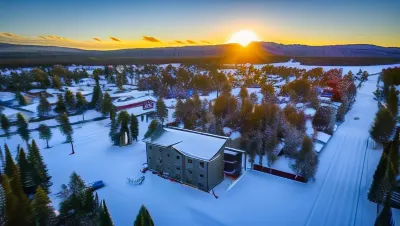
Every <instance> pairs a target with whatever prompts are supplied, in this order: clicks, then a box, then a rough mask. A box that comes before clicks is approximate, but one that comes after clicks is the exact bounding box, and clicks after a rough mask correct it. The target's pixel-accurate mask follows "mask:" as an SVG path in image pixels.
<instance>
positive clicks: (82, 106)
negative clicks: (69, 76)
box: [75, 92, 88, 120]
mask: <svg viewBox="0 0 400 226" xmlns="http://www.w3.org/2000/svg"><path fill="white" fill-rule="evenodd" d="M75 106H76V109H78V110H79V111H81V112H82V119H83V120H85V114H84V112H85V111H86V110H87V108H88V102H87V101H86V98H85V97H84V96H83V95H82V93H81V92H77V93H76V105H75Z"/></svg>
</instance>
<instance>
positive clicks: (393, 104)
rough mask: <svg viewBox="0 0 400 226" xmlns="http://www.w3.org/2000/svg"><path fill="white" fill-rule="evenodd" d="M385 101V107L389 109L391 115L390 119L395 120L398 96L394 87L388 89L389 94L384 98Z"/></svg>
mask: <svg viewBox="0 0 400 226" xmlns="http://www.w3.org/2000/svg"><path fill="white" fill-rule="evenodd" d="M386 99H387V107H388V109H389V111H390V112H391V113H392V117H393V118H396V117H397V114H398V108H399V96H398V92H397V90H396V88H394V86H392V87H391V88H390V89H389V94H388V97H386Z"/></svg>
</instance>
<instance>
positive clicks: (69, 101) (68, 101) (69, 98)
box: [64, 90, 76, 110]
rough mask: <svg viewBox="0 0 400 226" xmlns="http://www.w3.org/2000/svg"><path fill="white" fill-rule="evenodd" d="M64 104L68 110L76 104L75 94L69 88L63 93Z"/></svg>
mask: <svg viewBox="0 0 400 226" xmlns="http://www.w3.org/2000/svg"><path fill="white" fill-rule="evenodd" d="M64 99H65V105H66V106H67V108H68V109H69V110H71V109H74V108H75V106H76V101H75V96H74V94H73V93H72V92H71V90H67V91H66V92H65V94H64Z"/></svg>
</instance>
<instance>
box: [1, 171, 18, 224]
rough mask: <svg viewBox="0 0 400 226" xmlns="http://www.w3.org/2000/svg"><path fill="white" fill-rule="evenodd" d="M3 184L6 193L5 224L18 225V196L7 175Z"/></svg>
mask: <svg viewBox="0 0 400 226" xmlns="http://www.w3.org/2000/svg"><path fill="white" fill-rule="evenodd" d="M1 185H2V188H3V189H4V195H5V208H6V210H5V221H4V222H5V223H6V224H5V225H18V224H17V222H18V219H16V218H17V217H18V213H17V212H18V209H17V208H18V203H17V202H18V197H17V196H16V195H15V194H14V193H13V191H12V188H11V185H10V179H9V177H8V176H7V175H4V178H3V181H2V184H1ZM3 204H4V203H3ZM0 205H1V203H0Z"/></svg>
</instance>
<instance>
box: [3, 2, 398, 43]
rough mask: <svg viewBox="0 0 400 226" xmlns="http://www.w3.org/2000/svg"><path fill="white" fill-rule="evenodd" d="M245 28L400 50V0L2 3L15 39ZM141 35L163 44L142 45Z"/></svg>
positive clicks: (189, 34) (164, 35) (188, 36)
mask: <svg viewBox="0 0 400 226" xmlns="http://www.w3.org/2000/svg"><path fill="white" fill-rule="evenodd" d="M242 29H250V30H252V31H254V32H255V33H256V34H257V35H258V37H259V38H260V39H261V40H264V41H273V42H281V43H300V44H309V45H320V44H345V43H369V44H377V45H383V46H400V0H380V1H379V0H364V1H355V0H349V1H345V0H338V1H322V0H321V1H316V0H303V1H301V0H280V1H272V0H264V1H260V0H248V1H238V0H212V1H210V0H197V1H194V0H185V1H181V0H175V1H167V0H153V1H151V0H148V1H144V0H114V1H99V0H96V1H94V0H93V1H92V0H81V1H79V0H57V1H56V0H36V1H33V0H12V1H8V0H6V1H5V0H3V1H1V2H0V32H5V33H10V34H11V35H14V36H15V38H14V41H15V40H17V39H18V38H17V37H19V38H20V40H19V41H21V40H22V39H24V40H25V41H26V40H29V42H34V40H35V38H36V39H37V36H58V37H61V38H68V39H69V40H74V41H76V42H84V41H89V42H93V38H94V37H96V38H98V39H100V40H102V41H103V42H104V44H106V43H107V42H112V41H110V39H109V37H110V36H112V37H116V38H118V39H119V40H121V42H120V43H124V45H125V46H126V45H128V46H137V47H142V46H152V45H161V44H160V43H162V44H163V45H165V44H166V43H171V42H174V41H175V40H182V41H185V40H193V41H195V42H201V40H203V41H207V42H212V43H224V42H226V40H227V39H229V36H230V35H231V34H232V33H234V32H237V31H239V30H242ZM143 36H151V37H154V38H156V39H157V40H159V41H160V42H159V43H158V44H157V42H149V41H144V40H143ZM2 37H3V39H6V38H9V39H11V38H10V36H7V35H4V34H3V36H2ZM22 37H24V38H22ZM49 39H50V38H49ZM60 40H61V39H60ZM106 40H107V41H106ZM41 41H44V38H43V39H42V40H41ZM89 42H88V43H89ZM95 42H96V41H95Z"/></svg>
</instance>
